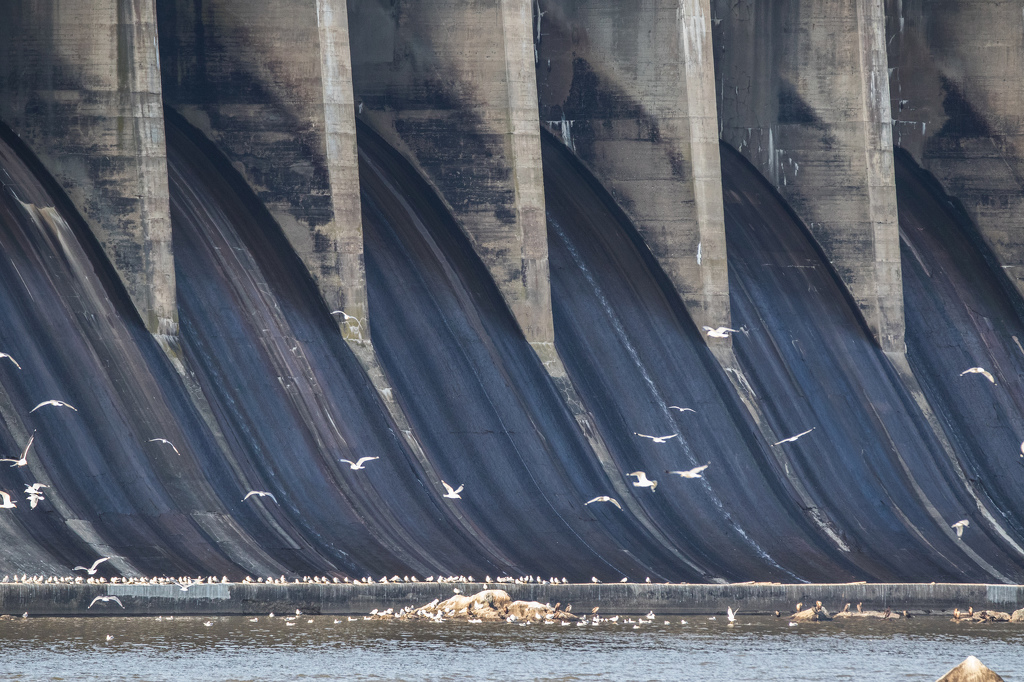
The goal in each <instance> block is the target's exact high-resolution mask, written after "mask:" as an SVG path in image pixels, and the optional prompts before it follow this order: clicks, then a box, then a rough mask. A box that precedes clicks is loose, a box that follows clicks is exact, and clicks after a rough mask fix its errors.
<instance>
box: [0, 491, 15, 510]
mask: <svg viewBox="0 0 1024 682" xmlns="http://www.w3.org/2000/svg"><path fill="white" fill-rule="evenodd" d="M0 497H2V498H3V500H4V503H3V504H0V509H16V508H17V506H18V505H17V503H16V502H12V501H11V496H10V495H8V494H7V493H5V492H4V491H3V490H0Z"/></svg>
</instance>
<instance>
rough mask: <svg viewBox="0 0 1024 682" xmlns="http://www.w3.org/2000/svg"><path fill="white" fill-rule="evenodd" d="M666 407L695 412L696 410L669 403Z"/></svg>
mask: <svg viewBox="0 0 1024 682" xmlns="http://www.w3.org/2000/svg"><path fill="white" fill-rule="evenodd" d="M668 409H670V410H679V411H680V412H696V411H697V410H695V409H693V408H692V407H679V406H678V405H669V406H668Z"/></svg>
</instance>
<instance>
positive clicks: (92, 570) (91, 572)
mask: <svg viewBox="0 0 1024 682" xmlns="http://www.w3.org/2000/svg"><path fill="white" fill-rule="evenodd" d="M109 559H110V557H108V556H105V557H102V558H100V559H97V560H96V561H94V562H92V566H90V567H89V568H86V567H85V566H75V567H74V568H72V569H71V570H72V571H85V572H86V573H88V574H89V575H96V567H97V566H99V565H100V564H102V563H103V562H104V561H108V560H109Z"/></svg>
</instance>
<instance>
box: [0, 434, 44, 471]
mask: <svg viewBox="0 0 1024 682" xmlns="http://www.w3.org/2000/svg"><path fill="white" fill-rule="evenodd" d="M35 439H36V434H35V431H33V432H32V437H31V438H29V439H28V445H26V446H25V449H24V450H22V451H21V459H0V462H14V464H12V465H11V466H12V467H23V466H25V465H26V464H28V449H29V448H30V447H32V441H34V440H35Z"/></svg>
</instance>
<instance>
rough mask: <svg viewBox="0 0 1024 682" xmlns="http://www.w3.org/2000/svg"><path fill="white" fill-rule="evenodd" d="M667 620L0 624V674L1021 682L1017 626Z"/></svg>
mask: <svg viewBox="0 0 1024 682" xmlns="http://www.w3.org/2000/svg"><path fill="white" fill-rule="evenodd" d="M309 620H312V622H308V621H309ZM665 620H666V619H665V618H657V619H656V620H655V621H654V623H651V624H647V625H643V626H642V627H640V628H638V629H634V625H633V624H631V623H624V622H622V621H621V620H620V622H619V623H615V624H613V623H607V622H605V623H602V624H600V625H597V626H590V625H588V626H585V627H578V626H567V627H563V626H558V625H551V626H544V625H528V626H523V625H520V624H506V623H500V624H489V623H486V624H477V625H470V624H466V623H458V622H445V623H439V624H434V623H409V622H383V621H363V620H362V619H358V620H355V621H349V620H348V619H347V618H345V617H341V618H336V617H333V616H313V617H306V616H300V617H299V618H297V619H295V620H293V621H285V620H284V619H283V618H281V617H280V616H279V617H276V618H268V617H259V618H258V620H257V621H256V622H251V620H250V618H248V617H242V616H231V617H213V618H203V617H189V618H181V617H179V618H175V619H173V620H166V619H163V620H157V619H156V618H153V617H135V618H116V617H104V618H28V619H26V620H21V619H17V620H14V621H3V622H0V675H2V677H3V679H5V680H6V679H14V680H69V679H74V680H153V681H158V680H160V681H162V680H223V681H228V680H230V681H232V682H236V681H237V682H241V681H243V680H246V681H248V680H253V681H255V680H260V681H263V680H296V679H298V680H334V679H344V680H392V679H403V680H418V679H439V680H602V679H615V680H622V679H630V680H666V679H671V680H733V681H736V680H787V681H792V680H935V679H937V678H938V677H940V676H941V675H942V674H944V673H945V672H946V671H948V670H949V669H950V668H952V667H953V666H955V665H956V664H958V663H959V662H960V661H962V660H963V659H964V658H966V657H967V656H969V655H974V656H977V657H978V658H980V659H981V660H982V662H984V663H985V664H986V665H988V666H989V667H990V668H992V669H993V670H994V671H996V672H998V673H999V674H1000V675H1002V676H1003V677H1004V679H1006V680H1014V679H1024V628H1022V627H1021V626H1019V625H1011V624H1005V623H1004V624H1001V625H1000V624H966V623H962V624H956V623H950V622H948V621H946V620H945V619H944V618H938V617H935V618H924V617H922V618H916V619H912V620H909V621H902V622H900V621H895V622H894V621H878V620H871V621H857V622H853V621H841V622H840V621H836V622H832V623H813V624H812V623H802V624H799V625H796V626H790V625H789V624H788V622H787V620H786V619H785V618H783V619H775V618H770V617H744V616H743V615H742V614H740V617H739V619H738V624H737V625H736V626H735V627H728V626H727V625H726V623H725V622H724V618H723V617H722V616H719V617H718V618H717V619H716V620H709V619H708V618H707V617H706V616H694V617H689V618H687V619H686V621H687V622H686V623H685V624H683V623H681V622H680V621H681V619H680V618H678V617H673V618H669V619H667V620H668V621H669V622H668V624H665V622H664V621H665ZM335 621H341V622H335ZM205 623H211V624H210V625H205ZM289 623H292V624H291V625H289ZM108 636H110V637H112V639H110V640H108V639H107V637H108Z"/></svg>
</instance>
